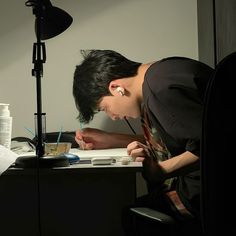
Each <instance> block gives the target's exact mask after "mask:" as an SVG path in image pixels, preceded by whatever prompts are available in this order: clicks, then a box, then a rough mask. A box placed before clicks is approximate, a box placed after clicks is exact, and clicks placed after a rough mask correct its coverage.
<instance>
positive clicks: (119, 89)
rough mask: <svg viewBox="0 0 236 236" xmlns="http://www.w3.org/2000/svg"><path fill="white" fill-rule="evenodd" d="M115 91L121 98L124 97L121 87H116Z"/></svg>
mask: <svg viewBox="0 0 236 236" xmlns="http://www.w3.org/2000/svg"><path fill="white" fill-rule="evenodd" d="M116 91H117V92H118V93H119V94H120V95H121V96H124V95H125V93H124V89H123V88H121V87H117V88H116Z"/></svg>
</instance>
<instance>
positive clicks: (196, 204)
mask: <svg viewBox="0 0 236 236" xmlns="http://www.w3.org/2000/svg"><path fill="white" fill-rule="evenodd" d="M212 74H213V69H212V68H210V67H208V66H207V65H205V64H203V63H201V62H199V61H196V60H193V59H189V58H183V57H170V58H165V59H163V60H161V61H158V62H155V63H154V64H152V65H151V66H150V67H149V69H148V70H147V72H146V75H145V78H144V83H143V97H144V105H145V107H146V108H147V113H148V116H149V119H150V121H151V123H152V126H153V127H155V129H156V130H157V132H158V133H159V135H160V136H161V138H162V140H163V142H164V144H165V145H166V147H167V149H168V151H169V153H170V154H171V156H172V157H173V156H176V155H179V154H181V153H183V152H185V151H189V152H191V153H193V154H195V155H197V156H199V155H200V139H201V132H202V113H203V100H204V92H205V89H206V86H207V83H208V80H209V79H210V77H211V76H212ZM176 191H177V192H178V194H179V197H180V198H181V200H182V202H183V203H184V205H185V207H186V208H187V209H188V210H189V211H190V212H191V213H193V214H194V215H198V214H199V210H200V209H199V208H200V170H198V171H194V172H191V173H188V174H186V175H184V176H180V177H178V179H177V188H176Z"/></svg>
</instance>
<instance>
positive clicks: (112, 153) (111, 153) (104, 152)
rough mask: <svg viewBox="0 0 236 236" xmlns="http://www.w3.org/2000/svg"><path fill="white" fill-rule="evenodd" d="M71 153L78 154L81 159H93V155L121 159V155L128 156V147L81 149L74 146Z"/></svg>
mask: <svg viewBox="0 0 236 236" xmlns="http://www.w3.org/2000/svg"><path fill="white" fill-rule="evenodd" d="M70 153H73V154H76V155H78V156H79V157H80V158H81V159H91V158H92V157H113V158H115V159H119V158H120V157H124V156H128V154H127V149H126V148H111V149H99V150H80V149H78V148H72V149H71V150H70Z"/></svg>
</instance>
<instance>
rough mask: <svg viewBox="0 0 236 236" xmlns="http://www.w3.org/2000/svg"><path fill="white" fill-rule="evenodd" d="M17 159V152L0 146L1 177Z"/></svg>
mask: <svg viewBox="0 0 236 236" xmlns="http://www.w3.org/2000/svg"><path fill="white" fill-rule="evenodd" d="M17 157H18V155H17V154H16V153H15V152H12V151H11V150H9V149H7V148H5V147H4V146H2V145H0V175H1V174H2V173H3V172H4V171H5V170H7V169H8V167H9V166H11V165H12V164H13V163H14V162H15V160H16V158H17Z"/></svg>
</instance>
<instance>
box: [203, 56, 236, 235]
mask: <svg viewBox="0 0 236 236" xmlns="http://www.w3.org/2000/svg"><path fill="white" fill-rule="evenodd" d="M235 82H236V52H234V53H232V54H230V55H228V56H227V57H225V58H224V59H223V60H222V61H221V62H220V63H219V64H218V65H217V67H216V70H215V74H214V76H213V77H212V78H211V81H210V83H209V86H208V88H207V92H206V100H205V110H204V114H203V133H202V144H201V146H202V150H201V171H202V191H201V198H202V199H201V203H202V205H201V209H202V222H203V229H204V232H205V235H207V236H208V235H216V234H217V233H218V232H224V234H225V235H234V234H232V233H233V232H236V226H234V224H235V223H234V222H233V220H234V218H235V217H230V215H232V214H234V213H235V210H236V207H235V206H236V198H235V193H234V192H235V190H234V184H235V181H234V180H235V179H236V177H235V173H236V165H234V163H235V161H234V159H235V158H236V138H235V137H236V115H235V110H236V86H235ZM230 213H231V214H230Z"/></svg>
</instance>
